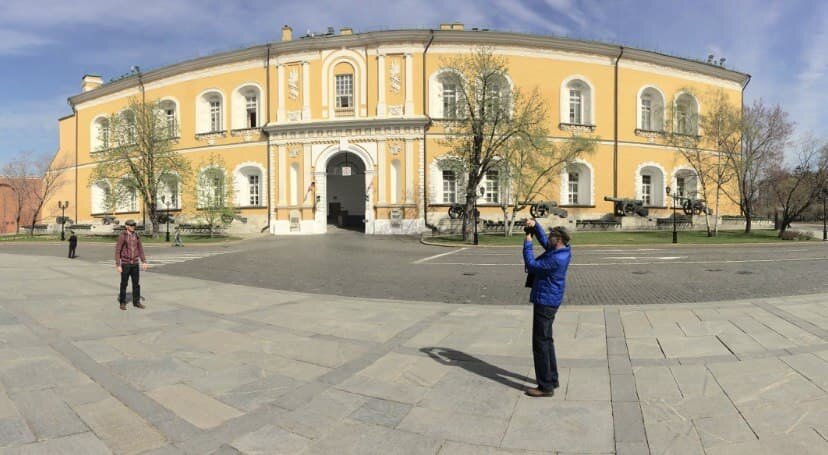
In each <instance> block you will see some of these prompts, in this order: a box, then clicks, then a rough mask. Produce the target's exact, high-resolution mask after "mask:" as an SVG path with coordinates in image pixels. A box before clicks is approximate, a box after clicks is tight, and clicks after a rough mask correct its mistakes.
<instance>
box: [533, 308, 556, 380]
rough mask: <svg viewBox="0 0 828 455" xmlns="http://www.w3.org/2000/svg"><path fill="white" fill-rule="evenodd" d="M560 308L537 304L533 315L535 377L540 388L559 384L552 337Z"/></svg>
mask: <svg viewBox="0 0 828 455" xmlns="http://www.w3.org/2000/svg"><path fill="white" fill-rule="evenodd" d="M557 312H558V309H557V308H556V307H553V306H548V305H535V308H534V312H533V317H532V354H534V357H535V378H536V380H537V382H538V388H539V389H541V390H544V391H551V390H552V389H554V388H555V386H557V385H558V362H557V360H556V359H555V341H554V340H553V339H552V323H553V322H555V313H557Z"/></svg>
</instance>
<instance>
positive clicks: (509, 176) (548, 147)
mask: <svg viewBox="0 0 828 455" xmlns="http://www.w3.org/2000/svg"><path fill="white" fill-rule="evenodd" d="M595 143H596V141H595V140H594V139H593V138H587V137H579V136H572V137H571V138H570V139H567V140H566V141H563V142H558V143H555V142H552V141H549V140H547V139H546V138H541V137H528V136H524V137H522V138H521V139H518V140H516V141H513V143H512V146H511V147H510V149H509V150H507V151H506V154H505V156H504V157H503V161H504V163H503V164H502V166H501V168H502V169H503V170H504V172H505V177H506V185H507V188H508V199H507V198H504V200H503V203H502V204H501V209H502V210H503V219H504V221H505V222H506V223H505V235H506V236H510V235H512V230H513V229H514V225H515V219H516V218H517V213H518V212H520V211H521V210H523V209H525V208H526V207H528V206H530V205H531V204H532V203H534V202H535V201H536V199H537V198H538V197H542V196H543V195H544V194H545V190H546V189H547V188H548V187H549V185H550V184H552V182H554V181H555V180H557V179H558V178H559V177H560V171H561V170H562V169H563V168H564V167H566V166H567V165H569V164H570V163H572V162H573V161H574V160H575V159H577V158H578V157H579V156H582V155H584V154H588V153H591V152H592V151H593V150H594V149H595ZM559 202H561V201H559Z"/></svg>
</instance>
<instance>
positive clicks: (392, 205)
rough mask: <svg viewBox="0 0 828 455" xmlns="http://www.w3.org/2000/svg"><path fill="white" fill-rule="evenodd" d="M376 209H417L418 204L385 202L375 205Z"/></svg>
mask: <svg viewBox="0 0 828 455" xmlns="http://www.w3.org/2000/svg"><path fill="white" fill-rule="evenodd" d="M448 205H451V204H448ZM374 207H375V208H378V209H413V208H416V207H417V204H415V203H408V204H406V203H397V202H394V203H391V202H383V203H377V204H374Z"/></svg>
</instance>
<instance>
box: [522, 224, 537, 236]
mask: <svg viewBox="0 0 828 455" xmlns="http://www.w3.org/2000/svg"><path fill="white" fill-rule="evenodd" d="M523 232H525V233H527V234H530V235H534V234H535V227H534V226H529V225H526V226H523Z"/></svg>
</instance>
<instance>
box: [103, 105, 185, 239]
mask: <svg viewBox="0 0 828 455" xmlns="http://www.w3.org/2000/svg"><path fill="white" fill-rule="evenodd" d="M106 124H107V127H106V128H104V129H102V130H101V131H100V134H99V136H98V139H99V143H100V144H101V148H100V150H97V151H95V152H96V154H97V157H98V164H97V165H96V167H95V168H94V170H93V172H92V178H91V181H93V182H97V181H101V180H104V181H109V182H113V181H119V182H120V181H122V179H126V180H128V181H129V182H130V185H131V186H132V188H133V189H134V191H135V192H136V193H137V196H138V197H140V199H141V203H142V204H143V206H144V211H145V213H146V214H147V215H148V218H149V220H150V223H151V224H152V230H151V234H152V235H157V233H158V229H159V225H160V222H159V216H160V215H161V213H163V210H161V207H159V200H158V198H159V196H160V193H161V192H162V191H163V189H164V188H165V184H166V183H165V180H164V179H165V177H166V176H168V175H176V176H178V178H180V179H182V180H186V179H187V178H188V176H189V175H190V166H189V163H188V162H187V160H186V159H184V158H183V157H182V156H181V154H180V153H178V152H177V151H176V150H174V149H173V147H172V146H173V143H174V141H175V140H176V137H177V135H178V133H177V129H176V125H175V124H174V123H172V124H171V123H170V120H169V119H168V118H167V116H166V115H165V113H164V111H163V109H161V106H160V104H159V103H158V102H156V101H149V102H143V101H141V100H140V99H138V98H131V99H130V101H129V105H128V107H127V108H126V109H125V110H123V111H122V112H120V113H116V114H112V115H110V116H109V117H108V118H107V119H106ZM118 191H119V188H116V189H115V191H113V192H118ZM119 197H120V195H119Z"/></svg>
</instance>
